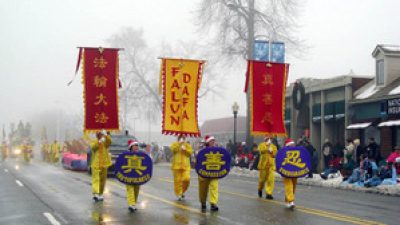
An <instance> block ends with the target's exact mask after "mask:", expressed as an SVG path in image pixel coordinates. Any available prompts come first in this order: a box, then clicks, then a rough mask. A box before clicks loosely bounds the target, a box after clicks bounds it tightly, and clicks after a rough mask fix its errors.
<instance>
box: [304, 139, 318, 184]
mask: <svg viewBox="0 0 400 225" xmlns="http://www.w3.org/2000/svg"><path fill="white" fill-rule="evenodd" d="M304 143H305V148H306V149H307V151H308V153H309V154H310V158H311V170H310V172H309V173H308V178H312V177H313V173H314V172H315V171H316V169H317V166H318V156H317V154H316V150H315V148H314V146H313V145H312V144H311V143H310V141H309V140H308V139H305V140H304Z"/></svg>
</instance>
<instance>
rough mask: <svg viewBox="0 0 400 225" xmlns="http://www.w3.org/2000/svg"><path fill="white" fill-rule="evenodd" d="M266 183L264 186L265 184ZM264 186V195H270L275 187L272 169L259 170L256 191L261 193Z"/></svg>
mask: <svg viewBox="0 0 400 225" xmlns="http://www.w3.org/2000/svg"><path fill="white" fill-rule="evenodd" d="M265 183H266V184H265ZM264 186H265V193H266V194H267V195H272V193H273V192H274V186H275V171H274V169H273V168H272V167H270V168H267V169H266V170H260V174H259V178H258V190H259V191H261V190H262V189H263V188H264Z"/></svg>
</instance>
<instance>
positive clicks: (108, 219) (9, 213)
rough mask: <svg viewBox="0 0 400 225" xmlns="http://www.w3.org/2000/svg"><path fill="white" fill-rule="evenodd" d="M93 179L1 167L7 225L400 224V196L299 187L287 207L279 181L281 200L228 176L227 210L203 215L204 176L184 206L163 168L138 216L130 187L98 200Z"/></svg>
mask: <svg viewBox="0 0 400 225" xmlns="http://www.w3.org/2000/svg"><path fill="white" fill-rule="evenodd" d="M90 182H91V181H90V176H88V175H87V174H86V173H82V172H73V171H68V170H64V169H62V168H61V167H59V166H58V167H57V166H53V165H48V164H45V163H42V162H38V161H33V162H32V163H31V164H30V165H26V164H24V163H22V161H19V160H14V159H11V160H7V161H6V162H0V225H3V224H4V225H6V224H7V225H14V224H15V225H24V224H27V225H28V224H29V225H35V224H52V225H58V224H77V225H78V224H107V225H114V224H163V225H165V224H229V225H234V224H307V225H309V224H400V219H399V215H400V204H399V203H398V202H399V201H400V198H398V197H389V196H382V195H376V194H369V193H358V192H353V191H345V190H335V189H327V188H320V187H308V186H302V185H299V186H298V191H297V195H296V197H297V199H296V204H297V207H296V209H295V210H293V211H292V210H288V209H286V208H285V206H284V204H283V199H284V195H283V187H282V184H281V183H280V182H276V189H275V194H274V196H275V200H272V201H271V200H266V199H259V198H258V197H257V194H256V188H257V183H256V180H255V179H251V178H240V177H237V176H228V177H226V178H224V179H223V180H222V181H220V187H219V188H220V196H219V206H220V211H219V212H215V213H211V212H209V211H208V212H207V213H205V214H203V213H201V212H200V209H199V208H200V205H199V202H198V197H197V194H198V191H197V175H196V174H195V173H194V172H192V181H191V186H190V188H189V191H188V193H187V195H186V196H187V197H186V199H185V201H183V202H178V201H177V199H176V197H175V196H174V194H173V186H172V174H171V171H170V170H169V167H168V166H167V165H165V164H163V165H156V166H155V169H154V174H153V178H152V180H151V181H150V182H148V183H147V184H145V185H144V186H142V189H141V194H140V196H139V205H138V211H137V212H136V213H134V214H130V213H129V212H128V210H127V203H126V198H125V186H124V185H123V184H121V183H119V182H118V181H116V180H115V179H113V178H110V179H108V181H107V187H106V193H105V201H104V202H99V203H94V202H93V201H92V199H91V186H90Z"/></svg>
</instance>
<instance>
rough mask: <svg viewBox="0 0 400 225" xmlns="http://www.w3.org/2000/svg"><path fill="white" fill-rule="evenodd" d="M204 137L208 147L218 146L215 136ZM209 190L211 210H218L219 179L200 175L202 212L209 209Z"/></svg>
mask: <svg viewBox="0 0 400 225" xmlns="http://www.w3.org/2000/svg"><path fill="white" fill-rule="evenodd" d="M204 139H205V140H204V141H205V144H206V147H215V146H216V144H215V138H214V137H213V136H206V137H205V138H204ZM200 151H201V150H200ZM208 192H210V205H211V207H210V210H211V211H218V206H217V204H218V179H211V178H203V177H201V176H199V199H200V203H201V211H202V212H206V209H207V205H206V201H207V195H208Z"/></svg>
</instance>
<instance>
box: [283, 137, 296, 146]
mask: <svg viewBox="0 0 400 225" xmlns="http://www.w3.org/2000/svg"><path fill="white" fill-rule="evenodd" d="M294 144H295V143H294V140H293V139H291V138H288V139H286V141H285V146H289V145H294Z"/></svg>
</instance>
